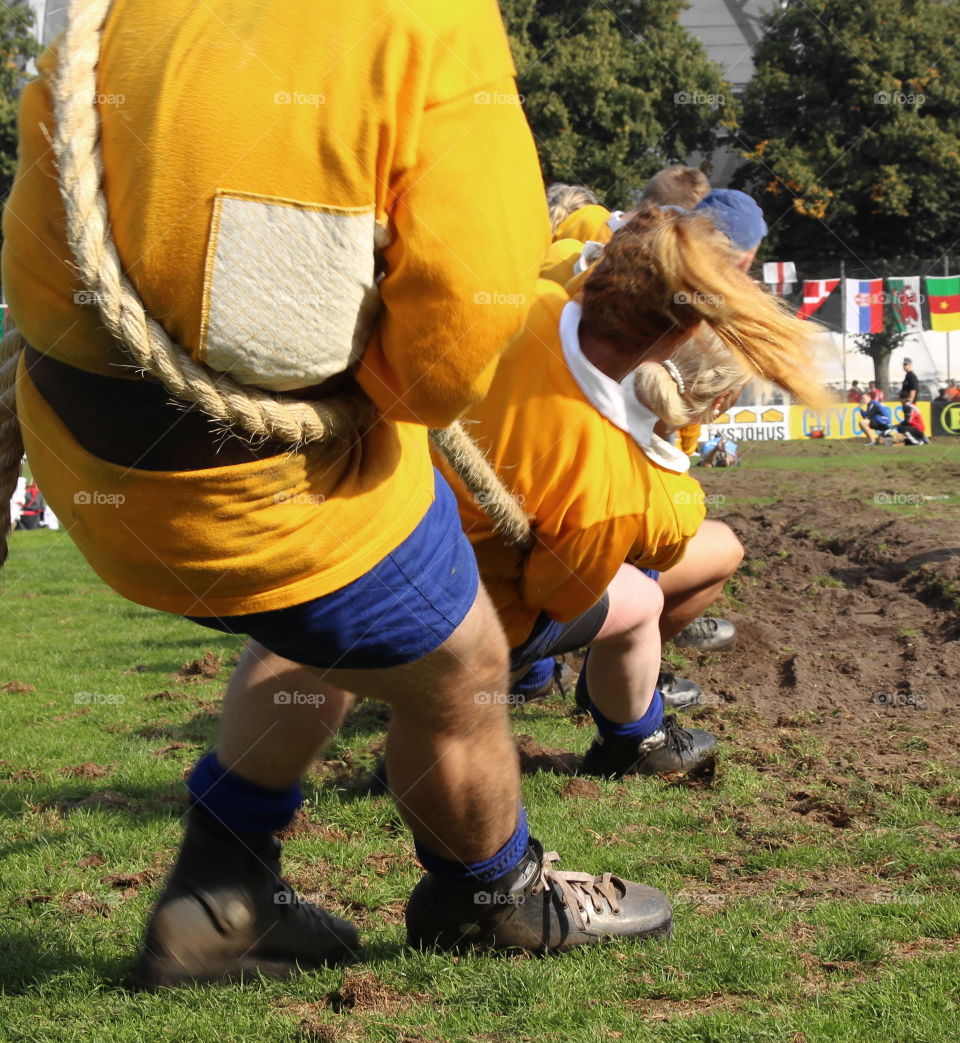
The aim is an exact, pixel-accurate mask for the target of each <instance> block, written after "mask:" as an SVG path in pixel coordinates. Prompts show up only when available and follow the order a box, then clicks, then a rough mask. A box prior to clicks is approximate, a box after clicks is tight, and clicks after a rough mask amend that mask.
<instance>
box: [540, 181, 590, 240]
mask: <svg viewBox="0 0 960 1043" xmlns="http://www.w3.org/2000/svg"><path fill="white" fill-rule="evenodd" d="M598 202H599V200H598V199H597V197H596V196H595V195H594V193H593V192H591V191H590V189H589V188H587V187H586V186H585V185H564V184H561V183H560V182H557V183H556V184H554V185H551V186H550V187H549V188H548V189H547V207H548V208H549V210H550V228H551V230H552V231H553V232H556V230H557V229H558V228H559V227H560V225H562V224H563V222H564V221H565V220H566V219H567V218H568V217H569V216H570V215H571V214H572V213H574V212H575V211H577V210H580V209H582V208H583V207H585V206H596V205H597V203H598Z"/></svg>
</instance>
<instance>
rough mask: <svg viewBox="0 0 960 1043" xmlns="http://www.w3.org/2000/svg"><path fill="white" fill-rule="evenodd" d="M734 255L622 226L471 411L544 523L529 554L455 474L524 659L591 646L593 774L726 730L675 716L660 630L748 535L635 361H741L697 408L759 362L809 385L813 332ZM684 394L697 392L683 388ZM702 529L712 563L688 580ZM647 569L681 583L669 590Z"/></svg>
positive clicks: (665, 227) (588, 699) (697, 744)
mask: <svg viewBox="0 0 960 1043" xmlns="http://www.w3.org/2000/svg"><path fill="white" fill-rule="evenodd" d="M737 259H738V258H737V255H736V252H735V250H734V249H733V248H732V247H731V245H730V243H729V241H728V240H727V238H726V237H725V236H724V235H723V234H722V233H721V232H720V231H718V230H717V229H716V227H715V226H714V225H713V224H712V222H710V221H709V220H708V219H707V218H704V217H701V216H695V215H691V214H680V213H677V212H675V211H665V210H661V209H656V208H647V209H644V210H641V211H640V212H639V213H638V214H637V215H636V216H635V217H634V218H633V219H632V220H631V221H630V222H629V223H628V224H627V225H626V226H625V227H623V228H621V229H620V230H619V231H618V232H617V233H616V234H615V235H614V236H613V238H612V240H611V242H610V243H609V244H608V246H607V248H606V250H605V252H604V254H603V257H602V258H601V259H600V260H599V261H598V262H597V264H596V266H595V267H594V268H593V269H591V271H590V273H589V275H588V276H587V278H586V281H585V283H584V284H583V289H582V298H581V299H574V300H571V299H569V298H568V297H567V295H566V294H565V293H564V292H562V291H559V290H558V289H557V288H556V287H554V286H552V284H542V286H543V292H542V295H541V297H540V298H539V299H538V300H537V302H536V303H535V304H534V307H533V309H532V311H531V313H530V315H529V317H528V320H527V323H526V326H525V327H524V330H523V332H522V334H521V335H520V337H519V338H518V339H517V340H516V341H515V342H514V343H513V344H512V346H511V347H510V349H509V350H508V351H507V353H506V354H505V355H504V357H503V359H502V360H501V363H500V367H499V369H498V371H497V374H496V376H495V378H494V381H493V385H492V387H491V390H490V392H489V394H488V396H487V398H486V399H485V400H484V401H483V402H482V403H480V404H479V405H477V406H474V407H473V408H472V409H471V410H469V411H468V416H469V418H470V420H471V421H473V423H472V424H471V427H470V430H471V433H472V434H473V436H474V437H475V438H476V439H477V441H478V444H479V445H480V447H481V448H482V449H483V450H484V451H485V452H486V453H487V455H488V458H489V460H490V462H491V464H492V465H493V466H494V468H495V469H496V471H497V473H498V474H499V475H500V477H501V479H502V480H503V482H504V483H505V484H506V485H507V487H508V488H509V489H510V490H511V491H512V492H513V493H514V494H515V495H516V496H517V498H518V499H519V500H520V502H521V503H522V504H523V508H524V510H525V511H526V512H527V514H528V515H529V516H530V517H531V526H532V529H533V535H534V542H533V545H532V548H531V549H529V550H527V551H524V550H521V549H519V548H517V547H511V546H508V545H506V544H505V542H504V541H503V539H502V538H501V537H500V536H499V535H498V534H497V533H496V532H495V531H494V530H493V528H492V525H491V523H490V521H489V519H488V518H487V517H486V516H485V515H484V514H483V512H482V511H481V510H480V509H479V507H478V506H477V503H476V501H475V499H474V497H472V496H471V495H470V494H469V493H468V492H467V491H466V490H465V489H464V488H463V487H462V486H461V485H459V483H455V488H456V489H457V495H458V500H459V505H460V514H461V517H462V519H463V523H464V529H465V531H466V533H467V534H468V536H469V537H470V540H471V542H472V543H473V545H474V549H475V550H476V553H477V560H478V562H479V564H480V571H481V575H482V577H483V580H484V583H485V585H486V586H487V589H488V590H489V591H490V594H491V597H492V598H493V602H494V604H495V605H496V608H497V612H498V614H499V616H500V619H501V621H502V623H503V625H504V629H505V630H506V633H507V639H508V641H509V643H510V646H511V664H510V665H511V670H512V671H513V672H514V675H515V676H519V675H521V674H522V673H523V672H525V671H526V670H528V669H529V668H530V666H531V665H533V664H534V663H536V662H538V661H540V660H542V659H543V658H544V657H549V656H551V655H557V654H560V653H562V652H565V651H570V650H573V649H576V648H581V647H583V646H589V648H590V652H589V655H588V658H587V661H586V666H585V669H584V670H583V672H582V673H581V675H580V681H579V687H580V695H581V699H582V701H583V702H584V704H585V705H586V706H587V707H588V708H589V710H590V712H591V713H592V714H593V717H594V720H595V721H596V724H597V737H596V739H595V740H594V742H593V744H592V746H591V747H590V749H589V750H588V751H587V752H586V755H585V757H584V759H583V762H582V767H581V770H582V771H583V772H584V773H587V774H595V775H600V776H621V775H627V774H632V773H639V774H660V773H668V772H677V773H681V774H683V773H688V774H691V773H696V772H698V771H700V770H702V769H704V768H706V767H707V766H708V765H709V764H710V763H711V762H712V759H713V755H714V746H715V742H714V739H713V737H712V736H711V735H709V734H708V733H707V732H704V731H700V730H696V729H684V728H681V727H680V726H679V725H678V724H677V722H676V719H675V718H674V717H673V716H671V715H665V714H664V702H663V698H662V695H661V692H660V691H659V689H658V687H657V677H658V671H659V663H660V640H661V635H660V627H661V619H662V617H663V615H664V608H665V605H666V607H667V632H668V633H671V632H675V629H676V628H678V627H679V626H682V625H683V623H684V621H685V620H687V619H689V618H690V614H691V613H694V614H695V613H696V612H697V611H699V610H700V609H701V608H702V607H703V606H704V605H705V604H707V603H709V601H710V600H712V598H713V597H715V596H716V591H717V588H718V585H721V586H722V582H723V578H725V577H724V573H726V572H727V570H732V568H735V567H736V563H737V562H738V560H739V554H740V551H739V545H738V544H737V542H736V540H735V538H734V539H730V538H729V537H732V533H729V530H724V529H723V528H714V527H712V526H711V527H708V528H706V529H703V519H704V513H705V511H704V506H703V497H702V495H701V494H700V487H699V485H698V483H696V482H695V481H694V480H693V479H692V478H691V477H690V476H689V475H688V474H686V473H683V472H685V471H686V469H687V468H688V467H689V460H688V459H687V458H686V457H685V456H683V454H680V453H679V452H677V451H676V450H671V449H670V447H669V446H667V445H666V443H665V442H664V441H663V439H661V438H659V437H658V436H657V435H656V433H655V431H654V428H655V426H656V425H657V423H658V417H657V415H656V414H655V413H654V412H653V411H652V410H651V409H647V408H644V407H643V406H642V405H641V404H640V402H639V401H638V399H637V397H636V393H635V389H634V371H635V370H636V368H637V367H638V366H639V365H640V364H641V363H644V362H649V363H657V364H658V365H659V367H660V369H662V370H663V371H664V372H663V377H664V379H665V380H672V379H673V377H672V375H671V373H670V372H668V371H667V367H665V366H664V365H662V363H664V362H665V361H668V360H669V359H670V356H671V355H672V354H673V353H674V351H676V350H677V349H678V348H679V347H680V346H681V345H682V344H684V343H685V342H686V341H688V340H689V339H690V338H691V337H698V336H702V337H704V338H706V340H707V341H708V342H711V341H712V340H714V339H715V340H716V341H717V342H719V348H720V350H721V352H722V354H723V355H724V356H725V357H728V356H729V354H731V353H732V355H733V356H734V359H735V360H738V361H739V365H738V366H736V367H734V371H733V373H732V374H728V376H727V378H726V379H725V380H724V381H721V382H720V387H719V390H718V391H717V393H716V394H715V395H711V394H710V393H702V392H700V390H699V389H698V388H697V387H696V385H694V387H693V388H692V390H693V391H694V392H696V393H698V394H700V397H699V398H697V399H696V403H697V404H696V407H693V406H691V407H690V411H691V413H693V414H695V413H696V412H697V411H698V410H700V409H701V408H702V409H703V410H708V409H712V408H718V407H719V406H721V405H722V404H723V403H724V402H725V401H726V400H727V398H728V396H729V395H735V393H736V391H737V390H738V389H739V387H740V386H741V385H742V383H743V381H744V370H743V368H742V367H744V366H745V367H748V368H749V370H750V372H751V373H762V374H763V375H764V376H766V377H767V378H768V379H772V380H774V381H776V382H777V383H779V384H780V385H781V386H784V387H788V388H789V389H790V390H791V391H793V392H794V393H795V394H797V395H798V397H808V398H809V397H810V396H809V395H808V394H807V393H806V388H807V386H808V384H809V376H807V375H806V374H805V373H804V367H805V366H806V365H808V362H807V352H808V348H809V343H810V342H809V336H810V335H809V331H808V330H807V328H806V327H805V326H804V324H803V323H802V321H799V320H794V319H793V318H791V317H790V316H789V315H787V314H786V313H785V312H784V310H783V309H782V307H781V306H780V305H779V304H778V303H777V302H776V301H775V299H774V298H773V297H771V296H770V295H769V294H767V293H766V292H765V291H764V290H762V289H761V288H759V287H758V286H756V285H755V284H754V283H753V282H752V280H750V279H749V278H748V277H747V276H746V275H745V274H744V273H743V272H742V271H741V270H739V268H738V267H737ZM691 350H692V349H691ZM671 365H672V363H671ZM677 393H678V395H679V396H681V397H682V396H683V395H684V394H685V389H684V388H680V387H679V385H677ZM675 411H676V409H674V412H675ZM668 451H669V452H670V453H671V454H672V455H670V456H669V457H667V458H660V459H658V457H657V454H658V453H662V454H666V453H667V452H668ZM678 457H679V458H682V461H683V463H682V465H678V464H677V458H678ZM665 463H666V464H667V466H665ZM698 531H702V532H703V536H701V537H700V538H699V539H698V541H697V544H696V547H695V558H696V561H697V566H696V567H695V568H694V569H693V570H692V573H693V574H692V575H684V574H683V572H682V571H681V570H682V568H683V566H682V563H683V561H684V556H685V552H686V551H687V549H688V546H690V545H691V544H692V541H693V540H694V538H695V537H696V534H697V533H698ZM728 533H729V536H728V535H727V534H728ZM721 543H726V544H729V546H727V547H725V548H724V560H723V562H722V565H721V566H720V568H719V569H718V568H716V567H715V564H714V563H710V564H709V565H708V566H706V567H705V565H704V561H703V559H704V557H707V556H709V553H710V548H711V546H713V547H716V546H718V545H719V544H721ZM701 548H702V549H701ZM675 569H676V570H677V571H676V572H673V570H675ZM643 570H653V571H654V572H663V573H664V576H665V577H670V576H671V572H673V576H674V577H679V579H678V581H677V582H675V583H671V582H670V580H669V579H665V580H664V583H663V585H662V586H661V585H660V584H659V583H658V582H657V580H656V579H654V578H653V577H652V576H651V575H648V574H645V572H644V571H643ZM665 598H666V599H669V600H667V601H665Z"/></svg>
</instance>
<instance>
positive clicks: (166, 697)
mask: <svg viewBox="0 0 960 1043" xmlns="http://www.w3.org/2000/svg"><path fill="white" fill-rule="evenodd" d="M189 698H190V696H189V695H187V693H186V692H170V691H167V689H164V690H163V691H162V692H154V693H153V694H152V695H145V696H144V699H147V700H154V701H156V702H161V703H169V702H175V701H179V700H180V699H189Z"/></svg>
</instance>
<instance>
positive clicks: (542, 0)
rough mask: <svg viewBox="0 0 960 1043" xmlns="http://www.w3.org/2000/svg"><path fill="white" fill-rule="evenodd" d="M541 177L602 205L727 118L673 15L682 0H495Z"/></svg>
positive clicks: (714, 80) (716, 77)
mask: <svg viewBox="0 0 960 1043" xmlns="http://www.w3.org/2000/svg"><path fill="white" fill-rule="evenodd" d="M500 6H501V9H502V11H503V15H504V20H505V22H506V24H507V28H508V31H509V33H510V39H511V44H512V46H513V53H514V60H515V61H516V64H517V70H518V81H519V88H520V91H521V93H522V94H523V95H524V98H525V109H526V113H527V118H528V119H529V120H530V125H531V127H532V128H533V133H534V136H535V137H536V139H537V146H538V149H539V153H540V162H541V165H542V167H543V174H544V178H545V179H546V180H547V181H548V182H549V181H565V182H569V183H572V184H585V185H589V186H590V187H591V188H593V189H594V190H596V191H597V192H599V193H600V194H601V195H602V196H603V197H604V199H605V201H607V202H608V203H610V205H617V204H625V203H629V202H630V201H631V194H632V192H633V191H634V190H636V189H637V188H641V187H642V186H643V184H644V183H645V182H646V181H647V180H648V179H649V177H650V176H651V175H652V174H654V173H656V172H657V171H658V170H660V169H661V168H663V167H664V166H667V165H669V164H671V163H682V162H686V160H687V157H688V155H689V154H690V153H691V152H693V151H695V150H697V149H702V150H703V151H705V152H709V151H710V149H711V148H712V147H713V145H714V141H715V138H716V134H717V130H718V128H719V127H721V126H731V125H733V120H734V114H735V105H734V101H733V96H732V94H731V91H730V87H729V84H727V83H725V82H724V80H723V79H722V77H721V75H720V72H719V70H718V68H717V67H716V66H715V65H713V64H712V63H711V62H709V61H708V60H707V58H706V55H705V53H704V51H703V48H702V46H701V45H700V43H699V41H697V40H696V39H695V38H694V37H692V36H691V35H690V34H689V33H688V32H687V30H686V29H684V28H683V27H682V26H681V25H680V24H679V22H678V21H677V17H678V15H679V13H680V11H681V10H682V9H683V7H684V6H685V5H684V2H683V0H657V2H655V3H654V2H651V3H645V4H637V3H631V2H626V0H615V2H613V3H609V4H604V5H593V4H589V3H586V2H584V0H501V3H500Z"/></svg>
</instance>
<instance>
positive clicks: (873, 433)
mask: <svg viewBox="0 0 960 1043" xmlns="http://www.w3.org/2000/svg"><path fill="white" fill-rule="evenodd" d="M859 422H860V428H861V430H862V431H863V433H864V434H865V435H866V436H867V442H866V444H867V445H868V446H869V445H876V444H877V441H878V439H879V437H880V436H881V435H883V436H886V435H887V433H888V432H889V430H890V428H891V427H892V426H893V418H892V417H891V416H890V410H889V409H888V408H887V407H886V406H885V405H882V404H881V403H880V402H871V401H870V396H869V395H868V394H866V392H864V394H862V395H861V396H860V421H859Z"/></svg>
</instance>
